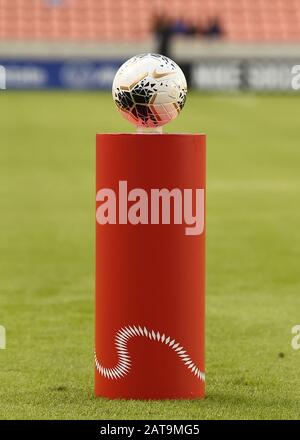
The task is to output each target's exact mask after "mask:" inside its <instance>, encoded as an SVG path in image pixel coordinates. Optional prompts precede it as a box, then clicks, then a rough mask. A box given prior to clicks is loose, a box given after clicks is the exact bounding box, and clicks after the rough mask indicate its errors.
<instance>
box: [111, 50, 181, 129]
mask: <svg viewBox="0 0 300 440" xmlns="http://www.w3.org/2000/svg"><path fill="white" fill-rule="evenodd" d="M186 94H187V84H186V79H185V76H184V74H183V72H182V70H181V69H180V67H179V66H178V65H177V64H176V63H175V62H174V61H172V60H171V59H170V58H167V57H165V56H163V55H158V54H154V53H146V54H141V55H136V56H134V57H133V58H130V59H129V60H128V61H126V62H125V63H124V64H122V66H121V67H120V69H119V70H118V71H117V73H116V76H115V78H114V82H113V86H112V95H113V99H114V101H115V103H116V105H117V107H118V109H119V110H120V112H121V113H122V115H123V116H124V117H125V118H126V119H128V121H130V122H131V123H132V124H134V125H135V126H138V127H160V126H161V125H165V124H167V123H168V122H169V121H171V120H172V119H175V118H176V116H178V114H179V113H180V111H181V109H182V108H183V106H184V103H185V99H186Z"/></svg>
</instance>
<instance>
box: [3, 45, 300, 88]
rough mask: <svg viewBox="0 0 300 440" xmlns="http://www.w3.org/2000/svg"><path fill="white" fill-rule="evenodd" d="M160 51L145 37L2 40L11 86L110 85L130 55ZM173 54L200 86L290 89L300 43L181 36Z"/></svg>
mask: <svg viewBox="0 0 300 440" xmlns="http://www.w3.org/2000/svg"><path fill="white" fill-rule="evenodd" d="M151 51H155V42H154V40H151V41H146V42H142V43H136V44H129V43H127V42H126V43H120V44H116V43H114V44H112V43H106V44H104V43H95V42H94V43H70V42H69V43H64V42H60V43H57V42H53V43H47V42H46V43H45V42H32V43H30V42H27V43H22V42H6V43H5V44H4V43H3V42H2V43H0V65H2V66H4V68H5V69H6V88H7V89H25V90H26V89H29V90H32V89H70V90H73V89H75V90H109V89H110V87H111V83H112V80H113V77H114V75H115V72H116V70H117V69H118V67H119V66H120V65H121V64H122V63H123V62H124V61H125V60H126V59H127V58H129V57H130V56H133V55H134V54H137V53H142V52H151ZM171 56H172V58H174V59H175V60H176V61H177V62H178V63H179V64H180V65H181V67H182V68H183V70H184V72H185V75H186V77H187V80H188V83H189V86H190V87H192V88H194V89H197V90H207V91H211V90H212V91H213V90H224V91H227V90H228V91H231V90H232V91H234V90H254V91H291V90H292V87H291V80H292V68H293V66H294V65H299V64H300V47H299V46H298V45H291V44H290V45H287V44H281V45H274V44H272V45H271V44H268V45H266V44H263V45H261V44H245V43H244V44H236V43H235V44H233V43H224V42H203V41H201V40H200V41H199V40H194V39H191V40H190V41H188V40H187V39H186V38H185V39H177V40H175V41H174V43H173V44H172V51H171Z"/></svg>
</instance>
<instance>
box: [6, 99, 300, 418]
mask: <svg viewBox="0 0 300 440" xmlns="http://www.w3.org/2000/svg"><path fill="white" fill-rule="evenodd" d="M0 111H1V115H0V127H1V131H0V139H1V141H0V142H1V150H0V151H1V177H0V179H1V180H0V213H1V215H0V246H1V265H0V289H1V290H0V291H1V293H0V324H2V325H4V326H5V327H6V330H7V349H6V350H0V383H1V386H0V401H1V405H0V418H1V419H18V418H21V419H34V418H38V419H48V418H50V419H68V418H70V419H94V418H96V419H117V418H120V419H140V418H146V419H164V418H170V419H224V418H230V419H236V418H238V419H246V418H255V419H260V418H262V419H266V418H272V419H275V418H276V419H277V418H297V419H299V418H300V394H299V390H300V379H299V378H300V374H299V373H300V350H299V351H293V350H292V348H291V327H292V326H293V325H295V324H299V323H300V269H299V261H300V148H299V147H300V144H299V139H300V124H299V97H296V96H277V97H276V96H256V95H250V94H249V95H240V94H237V95H235V94H232V95H199V94H196V93H195V94H193V93H190V95H189V96H188V101H187V104H186V108H185V109H184V111H183V113H182V115H181V116H180V117H179V118H178V120H177V121H175V122H173V123H172V124H170V126H169V129H168V131H170V132H174V131H178V132H180V131H185V132H189V131H191V132H197V131H201V132H206V133H207V135H208V145H207V152H208V159H207V167H208V170H207V171H208V181H207V185H208V190H207V363H206V367H207V368H206V372H207V397H206V399H205V400H203V401H166V402H160V401H153V402H148V401H144V402H137V401H108V400H106V399H95V398H94V397H93V348H94V347H93V345H94V340H93V338H94V335H93V332H94V312H93V308H94V177H95V176H94V151H95V146H94V140H95V133H96V132H115V131H122V130H124V131H132V128H131V127H130V125H129V124H128V123H127V122H126V121H125V120H124V121H123V120H122V118H121V117H120V116H119V115H118V114H117V112H116V111H115V109H114V106H113V103H112V99H111V96H110V94H101V93H71V92H70V93H59V92H47V93H46V92H45V93H40V92H34V93H30V92H28V93H25V92H19V93H17V92H16V93H13V92H5V93H4V92H2V93H1V110H0Z"/></svg>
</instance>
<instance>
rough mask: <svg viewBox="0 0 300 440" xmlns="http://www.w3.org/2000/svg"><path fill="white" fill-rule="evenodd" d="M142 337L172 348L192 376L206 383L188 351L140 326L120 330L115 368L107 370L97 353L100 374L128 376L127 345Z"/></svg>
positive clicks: (163, 336)
mask: <svg viewBox="0 0 300 440" xmlns="http://www.w3.org/2000/svg"><path fill="white" fill-rule="evenodd" d="M137 336H142V337H144V338H148V339H150V340H152V341H157V342H160V343H161V344H165V345H167V346H168V347H170V348H171V349H172V350H174V352H175V353H176V354H177V356H178V357H179V359H180V360H181V361H182V362H183V363H184V364H185V365H186V367H187V368H188V369H189V370H190V372H191V373H192V374H194V375H195V376H196V377H197V378H198V379H199V380H201V381H203V382H204V381H205V373H204V372H202V371H201V370H200V368H198V367H197V365H196V364H195V363H194V362H193V361H192V359H191V358H190V356H189V355H188V354H187V352H186V350H184V348H183V347H182V346H181V345H180V344H179V343H178V342H176V341H175V339H172V338H171V337H170V336H166V335H165V334H161V333H159V332H158V331H154V330H149V329H147V328H146V327H143V328H142V327H140V326H135V325H133V326H128V327H123V328H121V330H119V331H118V332H117V334H116V337H115V346H116V350H117V353H118V358H119V360H118V363H117V365H116V366H115V367H113V368H105V367H104V366H103V365H102V364H101V363H100V361H99V359H98V358H97V353H95V364H96V369H97V371H98V373H100V374H101V375H102V376H104V377H105V378H107V379H120V378H122V377H124V376H126V375H127V374H128V373H129V371H130V369H131V359H130V354H129V352H128V348H127V343H128V341H129V339H131V338H134V337H137Z"/></svg>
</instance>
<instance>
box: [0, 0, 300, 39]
mask: <svg viewBox="0 0 300 440" xmlns="http://www.w3.org/2000/svg"><path fill="white" fill-rule="evenodd" d="M156 14H166V15H167V16H168V17H171V18H174V19H176V18H184V19H185V20H188V21H190V22H191V23H194V24H200V23H202V24H203V23H205V20H207V18H209V17H213V16H218V17H219V18H220V20H221V22H222V26H223V28H224V30H225V38H226V39H228V40H231V41H249V42H255V41H266V42H270V41H272V42H276V41H300V1H299V0H222V1H220V0H184V1H183V0H169V1H166V0H151V1H149V0H134V1H133V0H0V39H1V40H19V39H22V40H24V39H26V40H41V39H43V40H57V41H59V40H87V41H103V40H104V41H105V40H115V41H120V40H122V41H124V40H128V41H131V40H139V41H140V40H143V39H147V38H148V37H149V36H150V35H151V28H152V22H153V18H154V16H155V15H156Z"/></svg>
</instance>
